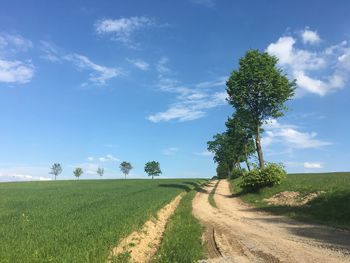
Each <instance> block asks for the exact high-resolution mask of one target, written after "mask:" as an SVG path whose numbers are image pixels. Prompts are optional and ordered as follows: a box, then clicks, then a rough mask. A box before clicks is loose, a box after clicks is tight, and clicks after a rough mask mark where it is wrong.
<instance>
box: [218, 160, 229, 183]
mask: <svg viewBox="0 0 350 263" xmlns="http://www.w3.org/2000/svg"><path fill="white" fill-rule="evenodd" d="M228 169H229V168H228V165H227V164H226V163H218V166H217V167H216V174H217V178H218V179H225V178H227V177H228Z"/></svg>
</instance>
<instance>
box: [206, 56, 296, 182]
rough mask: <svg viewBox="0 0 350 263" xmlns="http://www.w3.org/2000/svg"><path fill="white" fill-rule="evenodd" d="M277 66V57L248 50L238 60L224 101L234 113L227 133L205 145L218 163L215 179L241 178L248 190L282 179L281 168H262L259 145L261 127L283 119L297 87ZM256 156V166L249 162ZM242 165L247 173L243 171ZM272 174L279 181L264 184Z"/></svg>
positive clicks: (275, 166) (261, 152) (262, 160)
mask: <svg viewBox="0 0 350 263" xmlns="http://www.w3.org/2000/svg"><path fill="white" fill-rule="evenodd" d="M277 62H278V60H277V58H276V57H274V56H271V55H269V54H268V53H266V52H259V51H258V50H248V51H247V52H246V54H245V56H244V57H242V58H241V59H240V60H239V69H238V70H235V71H233V72H232V74H231V76H230V77H229V79H228V81H227V82H226V86H227V88H226V91H227V94H228V99H227V100H228V102H229V103H230V104H231V105H232V106H233V107H234V110H235V111H234V113H233V115H232V116H231V117H230V118H228V120H227V121H226V123H225V126H226V131H225V132H223V133H219V134H216V135H214V136H213V140H211V141H208V143H207V146H208V150H209V151H210V152H212V153H213V154H214V157H213V158H214V161H215V162H216V163H217V175H218V176H219V177H221V178H233V177H237V176H243V177H244V178H243V183H242V186H244V184H245V182H248V181H249V180H250V181H249V183H248V185H247V188H249V187H250V188H258V187H260V186H258V185H259V184H260V183H259V182H262V183H261V185H263V186H264V185H268V184H274V183H278V182H279V181H280V179H282V178H283V177H284V176H285V171H284V170H283V168H282V167H281V166H280V165H277V164H268V165H265V161H264V157H263V149H262V145H261V134H262V132H263V125H264V124H265V123H266V122H268V121H269V120H271V119H276V118H278V117H281V116H283V115H284V112H285V111H286V109H287V107H286V105H285V103H286V101H288V100H289V99H291V98H292V97H293V95H294V90H295V87H296V83H295V81H294V80H293V81H290V80H289V79H288V78H287V76H286V75H285V74H284V73H283V71H282V70H281V69H280V68H278V67H277ZM255 153H256V156H257V159H258V165H257V164H253V165H252V164H251V163H250V161H249V160H250V159H252V157H255ZM242 163H245V165H246V168H247V170H248V171H246V170H245V169H243V168H242V166H241V164H242ZM252 168H253V169H252ZM272 174H275V175H276V177H278V178H277V179H276V178H273V179H272V180H270V181H273V182H266V180H267V181H268V180H269V179H268V178H265V177H269V176H270V175H272ZM248 177H249V178H248ZM272 177H274V176H272ZM275 181H276V182H275Z"/></svg>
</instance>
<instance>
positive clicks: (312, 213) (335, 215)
mask: <svg viewBox="0 0 350 263" xmlns="http://www.w3.org/2000/svg"><path fill="white" fill-rule="evenodd" d="M240 180H241V179H240V178H238V179H235V180H233V181H231V183H232V191H233V193H235V194H237V195H238V196H240V197H241V198H242V199H243V200H244V201H246V202H248V203H250V204H253V205H254V206H256V207H257V208H259V209H262V210H264V211H268V212H273V213H277V214H283V215H287V216H290V217H292V218H295V219H298V220H304V221H311V222H317V223H322V224H327V225H331V226H335V227H340V228H345V229H350V173H320V174H289V175H288V176H287V179H286V180H285V181H283V182H282V183H281V184H280V185H277V186H274V187H270V188H264V189H262V190H260V191H259V192H257V193H244V192H243V191H242V189H240V188H239V187H238V184H239V182H240ZM282 191H298V192H300V193H301V195H305V194H307V193H311V192H317V191H325V193H324V194H322V195H320V196H319V197H317V198H316V199H314V200H312V201H311V202H310V203H308V204H307V205H304V206H300V207H290V206H282V205H279V206H276V205H268V204H267V203H266V202H264V201H263V199H265V198H269V197H271V196H273V195H275V194H277V193H279V192H282Z"/></svg>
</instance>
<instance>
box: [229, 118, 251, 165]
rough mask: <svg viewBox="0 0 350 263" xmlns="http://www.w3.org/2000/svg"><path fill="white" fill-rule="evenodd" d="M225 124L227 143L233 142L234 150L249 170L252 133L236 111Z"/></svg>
mask: <svg viewBox="0 0 350 263" xmlns="http://www.w3.org/2000/svg"><path fill="white" fill-rule="evenodd" d="M225 124H226V127H227V131H226V134H227V136H228V138H229V143H232V144H233V147H234V148H235V152H236V153H237V154H240V155H241V157H242V158H243V159H244V161H245V163H246V165H247V168H248V170H249V171H250V164H249V156H250V155H251V154H253V153H254V151H255V148H254V140H253V133H252V131H251V129H250V127H249V126H248V125H247V124H246V123H244V121H243V120H242V116H240V115H239V114H238V113H237V112H236V113H235V114H234V115H233V117H232V118H229V119H228V120H227V122H226V123H225Z"/></svg>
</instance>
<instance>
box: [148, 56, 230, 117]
mask: <svg viewBox="0 0 350 263" xmlns="http://www.w3.org/2000/svg"><path fill="white" fill-rule="evenodd" d="M167 63H168V59H167V58H162V59H161V60H160V61H159V62H158V64H157V71H158V73H159V75H158V83H157V84H156V86H157V88H159V90H161V91H164V92H170V93H174V94H176V95H177V96H176V98H175V102H174V103H172V104H170V106H169V107H168V109H167V110H165V111H161V112H158V113H155V114H152V115H150V116H148V117H147V119H148V120H150V121H152V122H155V123H157V122H161V121H170V120H178V121H180V122H184V121H192V120H196V119H199V118H202V117H204V116H205V115H206V112H207V110H209V109H212V108H215V107H218V106H221V105H226V104H227V102H226V98H227V94H226V91H222V92H213V91H211V90H210V89H206V88H209V87H212V86H213V85H212V84H213V83H214V84H216V83H217V81H218V80H217V79H216V80H215V81H213V82H206V83H205V84H201V85H199V87H198V86H197V85H192V86H185V85H182V84H181V82H180V81H179V80H177V79H174V78H172V77H168V75H169V74H172V75H174V73H173V72H172V71H171V70H170V69H169V67H168V66H167ZM202 83H203V82H202ZM208 83H211V84H210V85H209V84H208Z"/></svg>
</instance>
